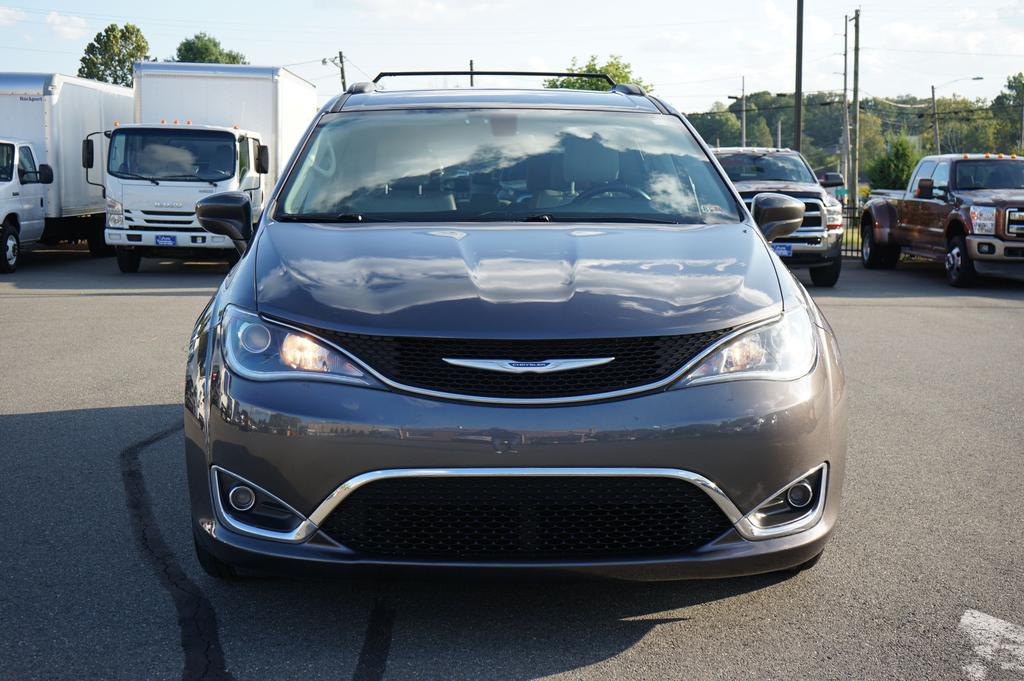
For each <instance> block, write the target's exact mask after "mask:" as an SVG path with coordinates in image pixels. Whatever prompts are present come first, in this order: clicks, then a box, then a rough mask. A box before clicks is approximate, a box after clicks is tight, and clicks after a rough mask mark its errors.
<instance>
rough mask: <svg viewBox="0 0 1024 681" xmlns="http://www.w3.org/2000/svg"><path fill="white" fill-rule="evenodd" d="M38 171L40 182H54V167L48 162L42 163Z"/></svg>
mask: <svg viewBox="0 0 1024 681" xmlns="http://www.w3.org/2000/svg"><path fill="white" fill-rule="evenodd" d="M38 173H39V182H40V183H42V184H53V168H52V167H50V165H49V164H48V163H40V164H39V169H38Z"/></svg>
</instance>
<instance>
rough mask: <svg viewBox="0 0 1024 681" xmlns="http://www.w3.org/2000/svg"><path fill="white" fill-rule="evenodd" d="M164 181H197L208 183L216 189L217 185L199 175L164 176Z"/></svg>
mask: <svg viewBox="0 0 1024 681" xmlns="http://www.w3.org/2000/svg"><path fill="white" fill-rule="evenodd" d="M163 179H165V180H199V181H200V182H209V183H210V185H211V186H213V187H216V186H217V183H216V182H214V181H213V180H211V179H210V178H208V177H200V176H199V175H184V174H182V175H164V177H163Z"/></svg>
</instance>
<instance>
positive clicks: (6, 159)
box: [0, 144, 14, 182]
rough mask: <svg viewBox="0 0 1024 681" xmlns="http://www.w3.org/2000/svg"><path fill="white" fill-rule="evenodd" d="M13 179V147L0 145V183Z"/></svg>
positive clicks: (11, 145)
mask: <svg viewBox="0 0 1024 681" xmlns="http://www.w3.org/2000/svg"><path fill="white" fill-rule="evenodd" d="M12 178H14V145H13V144H0V182H10V181H11V179H12Z"/></svg>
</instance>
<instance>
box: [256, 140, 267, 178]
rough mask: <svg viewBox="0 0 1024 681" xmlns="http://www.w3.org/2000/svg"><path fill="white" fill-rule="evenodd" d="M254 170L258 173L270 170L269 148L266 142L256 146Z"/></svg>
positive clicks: (262, 173) (265, 172)
mask: <svg viewBox="0 0 1024 681" xmlns="http://www.w3.org/2000/svg"><path fill="white" fill-rule="evenodd" d="M256 172H257V173H259V174H260V175H266V174H267V173H269V172H270V149H268V148H267V145H266V144H261V145H259V146H258V147H256Z"/></svg>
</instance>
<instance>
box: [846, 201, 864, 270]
mask: <svg viewBox="0 0 1024 681" xmlns="http://www.w3.org/2000/svg"><path fill="white" fill-rule="evenodd" d="M843 216H844V217H845V222H846V229H845V230H843V257H845V258H859V257H860V241H861V233H860V208H857V207H854V206H847V207H846V208H844V209H843Z"/></svg>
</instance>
